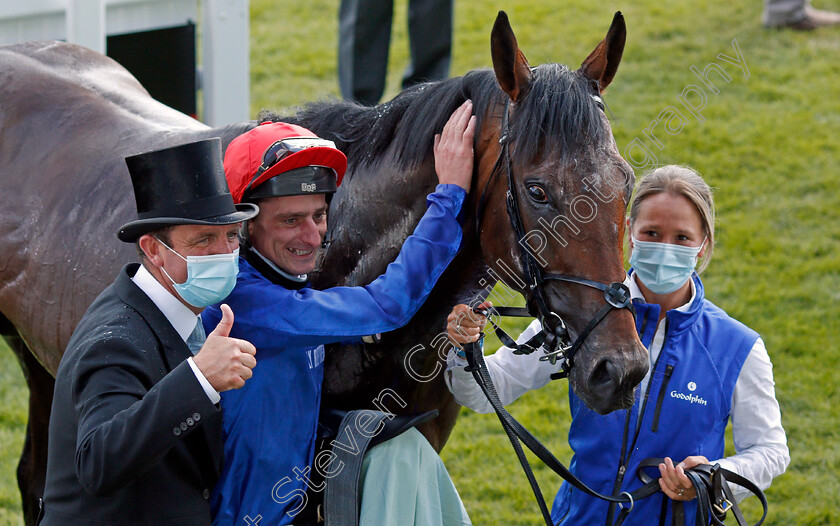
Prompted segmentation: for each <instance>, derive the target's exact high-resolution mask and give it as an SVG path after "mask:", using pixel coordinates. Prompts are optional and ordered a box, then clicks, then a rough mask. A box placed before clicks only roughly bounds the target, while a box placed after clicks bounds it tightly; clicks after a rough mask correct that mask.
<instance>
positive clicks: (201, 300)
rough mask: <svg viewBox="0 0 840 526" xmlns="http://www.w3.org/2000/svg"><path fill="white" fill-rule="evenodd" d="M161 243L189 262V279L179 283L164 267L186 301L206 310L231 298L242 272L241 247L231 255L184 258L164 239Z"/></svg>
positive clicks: (177, 290) (176, 289)
mask: <svg viewBox="0 0 840 526" xmlns="http://www.w3.org/2000/svg"><path fill="white" fill-rule="evenodd" d="M155 239H157V238H155ZM158 241H160V239H158ZM160 242H161V244H162V245H163V246H165V247H166V248H168V249H169V250H170V251H171V252H172V253H173V254H175V255H176V256H178V257H179V258H181V259H183V260H184V261H186V262H187V281H185V282H183V283H175V280H174V279H172V278H171V277H170V276H169V273H167V272H166V269H164V268H163V267H160V269H161V270H162V271H163V273H164V274H166V277H167V278H169V281H171V282H172V287H173V288H174V289H175V291H176V292H177V293H178V295H179V296H181V298H182V299H183V300H184V301H186V302H187V303H189V304H190V305H192V306H193V307H197V308H199V309H203V308H204V307H207V306H209V305H213V304H214V303H219V302H220V301H222V300H223V299H225V298H227V297H228V295H229V294H230V293H231V291H232V290H233V287H234V285H236V275H237V274H239V249H238V248H237V249H236V250H234V251H233V252H231V253H230V254H213V255H210V256H187V257H184V256H182V255H181V254H179V253H177V252H175V251H174V250H172V249H171V248H169V246H168V245H167V244H166V243H164V242H163V241H160Z"/></svg>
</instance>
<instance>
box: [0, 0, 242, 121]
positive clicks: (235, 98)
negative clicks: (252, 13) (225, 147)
mask: <svg viewBox="0 0 840 526" xmlns="http://www.w3.org/2000/svg"><path fill="white" fill-rule="evenodd" d="M199 2H201V6H200V7H201V16H202V18H201V23H200V24H199V26H200V32H201V46H202V48H203V49H202V53H201V56H202V68H201V70H200V71H199V72H198V78H199V79H200V86H201V87H202V93H203V112H202V120H203V121H204V122H206V123H207V124H209V125H211V126H219V125H223V124H229V123H232V122H237V121H241V120H245V119H248V118H249V116H250V59H249V40H248V39H249V33H250V29H249V28H250V17H249V11H248V0H0V45H3V44H12V43H15V42H23V41H27V40H65V41H67V42H73V43H76V44H80V45H83V46H85V47H88V48H91V49H94V50H96V51H99V52H100V53H105V52H106V49H105V46H106V44H105V43H106V36H107V35H119V34H125V33H134V32H137V31H149V30H152V29H158V28H166V27H175V26H181V25H184V24H186V23H188V22H195V23H198V22H199V20H198V17H199Z"/></svg>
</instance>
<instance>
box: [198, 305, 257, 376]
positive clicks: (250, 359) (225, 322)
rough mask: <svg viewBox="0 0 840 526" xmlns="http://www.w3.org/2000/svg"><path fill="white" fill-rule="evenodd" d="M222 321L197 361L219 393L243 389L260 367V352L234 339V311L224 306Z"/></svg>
mask: <svg viewBox="0 0 840 526" xmlns="http://www.w3.org/2000/svg"><path fill="white" fill-rule="evenodd" d="M221 310H222V319H221V321H219V324H218V325H216V328H215V329H213V332H211V333H210V334H208V335H207V340H206V341H205V342H204V345H202V346H201V350H200V351H199V352H198V354H196V355H195V358H193V361H194V362H195V365H196V366H197V367H198V369H199V370H200V371H201V373H202V374H203V375H204V377H205V378H207V381H208V382H210V385H212V386H213V389H215V390H216V391H218V392H220V393H221V392H222V391H227V390H229V389H239V388H240V387H242V386H243V385H245V380H247V379H248V378H250V377H251V375H252V374H253V373H252V372H251V369H253V368H254V367H255V366H256V365H257V359H256V358H255V357H254V356H255V355H256V354H257V349H256V347H254V346H253V345H252V344H251V343H250V342H247V341H245V340H239V339H237V338H231V337H230V336H228V335H229V334H230V329H231V328H232V327H233V311H232V310H231V308H230V307H228V306H227V305H224V304H222V306H221Z"/></svg>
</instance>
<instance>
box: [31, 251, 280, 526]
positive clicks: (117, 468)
mask: <svg viewBox="0 0 840 526" xmlns="http://www.w3.org/2000/svg"><path fill="white" fill-rule="evenodd" d="M138 267H139V265H138V264H136V263H135V264H131V265H127V266H126V267H124V268H123V269H122V271H121V272H120V274H119V276H118V277H117V279H116V280H115V281H114V283H112V284H111V285H110V286H109V287H108V288H106V289H105V290H104V291H103V292H102V294H100V295H99V297H98V298H97V299H96V300H95V301H94V302H93V304H91V306H90V308H88V310H87V312H86V313H85V315H84V317H83V318H82V320H81V321H80V322H79V325H78V326H77V327H76V330H75V332H74V333H73V336H72V337H71V339H70V343H69V344H68V346H67V350H66V352H65V354H64V357H63V358H62V359H61V365H60V366H59V368H58V374H57V376H56V382H55V395H54V398H53V405H52V417H51V420H50V433H49V457H48V462H47V482H46V489H45V490H44V508H45V514H44V519H43V521H42V522H41V524H46V525H51V526H52V525H62V526H64V525H85V526H93V525H97V526H104V525H107V524H120V525H141V524H142V525H155V526H157V525H162V524H178V525H192V524H202V525H207V524H210V507H209V502H208V499H209V497H210V488H211V487H212V485H213V483H215V481H216V480H217V478H218V474H219V468H220V461H221V455H222V440H221V410H220V408H219V406H218V405H215V406H214V405H213V404H212V403H211V402H210V400H209V398H208V397H207V395H206V394H205V392H204V391H203V389H202V388H201V384H199V382H198V380H197V379H196V377H195V375H194V374H193V372H192V370H191V369H190V366H189V364H188V363H187V362H186V359H187V358H188V357H189V356H190V351H189V349H188V348H187V346H186V344H185V343H184V341H183V340H182V339H181V337H180V336H179V335H178V333H177V332H176V331H175V328H174V327H172V325H171V324H170V323H169V321H168V320H167V319H166V318H165V317H164V315H163V313H162V312H161V311H160V310H159V309H158V308H157V307H156V306H155V304H154V303H153V302H152V300H151V299H149V297H148V296H147V295H146V294H145V293H144V292H143V291H142V290H140V288H138V287H137V285H135V284H134V282H132V281H131V279H130V278H131V276H133V275H134V274H135V272H137V268H138ZM270 490H271V488H267V489H266V491H270Z"/></svg>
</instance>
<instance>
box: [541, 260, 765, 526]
mask: <svg viewBox="0 0 840 526" xmlns="http://www.w3.org/2000/svg"><path fill="white" fill-rule="evenodd" d="M692 279H693V280H694V286H695V288H696V294H695V298H694V301H693V302H692V303H691V305H690V307H689V309H688V311H685V312H681V311H676V310H671V311H668V312H667V313H666V314H665V317H666V320H667V322H666V323H667V325H666V328H665V340H664V343H663V346H662V350H661V352H660V354H659V357H658V358H657V360H656V363H655V364H654V365H653V371H652V375H651V378H650V382H649V384H648V387H647V390H646V392H645V393H641V392H639V391H640V388H637V389H636V401H635V403H634V404H633V407H632V408H630V409H629V410H623V411H615V412H613V413H610V414H608V415H599V414H597V413H595V412H594V411H592V410H591V409H589V408H587V407H586V406H585V405H584V404H583V402H581V400H580V399H579V398H578V397H577V396H575V395H574V393H573V392H572V391H571V390H570V391H569V401H570V404H571V413H572V424H571V428H570V430H569V444H570V446H571V448H572V450H573V451H574V456H573V457H572V461H571V463H570V470H571V471H572V473H574V474H575V475H576V476H577V477H579V478H580V479H581V480H582V481H583V482H584V483H586V484H587V485H588V486H589V487H590V488H592V489H594V490H596V491H598V492H599V493H602V494H607V495H618V494H620V493H621V492H624V491H626V492H631V491H633V490H635V489H637V488H639V487H640V486H642V483H641V481H640V480H639V478H638V477H637V469H638V466H639V463H640V462H641V461H642V460H644V459H646V458H649V457H670V458H672V459H673V460H674V462H680V461H682V460H683V459H684V458H686V457H688V456H691V455H703V456H705V457H706V458H708V459H709V460H715V459H718V458H722V457H723V456H724V431H725V429H726V424H727V421H728V420H729V413H730V405H731V403H732V393H733V391H734V389H735V382H736V381H737V380H738V375H739V374H740V372H741V367H742V366H743V365H744V361H745V360H746V358H747V355H748V354H749V353H750V350H752V348H753V346H754V345H755V342H756V340H757V339H758V334H757V333H756V332H755V331H753V330H752V329H750V328H748V327H746V326H745V325H744V324H742V323H740V322H739V321H737V320H735V319H733V318H731V317H729V315H727V314H726V313H725V312H724V311H723V310H722V309H720V308H719V307H717V306H715V305H714V304H712V303H711V302H710V301H708V300H706V299H705V297H704V294H703V283H702V282H701V281H700V278H699V277H698V276H697V274H696V273H695V274H694V275H693V276H692ZM633 303H634V305H635V307H636V330H637V331H638V333H639V337H640V339H641V340H642V343H643V344H644V345H645V347H646V348H650V345H651V342H652V341H653V336H654V334H655V333H656V328H657V322H658V319H659V306H658V305H651V304H646V303H643V302H641V301H639V300H634V302H633ZM640 412H641V419H639V414H640ZM648 474H649V475H650V476H651V477H652V478H658V477H659V470H658V469H655V468H654V469H651V470H649V471H648ZM669 503H670V499H668V497H667V496H665V494H663V493H657V494H654V495H653V496H651V497H648V498H646V499H642V500H640V501H638V502H636V503H635V504H634V508H633V511H632V512H631V513H630V514H629V516H628V517H627V519H626V520H625V522H624V525H645V526H649V525H654V524H671V506H670V505H669ZM616 508H617V506H610V505H609V504H608V503H607V502H606V501H603V500H600V499H596V498H594V497H590V496H589V495H586V494H585V493H583V492H581V491H579V490H577V489H575V488H572V487H571V486H570V485H569V484H568V483H565V482H564V483H563V484H562V485H561V486H560V491H559V492H558V493H557V496H556V497H555V499H554V505H553V507H552V510H551V517H552V520H553V521H554V523H555V524H558V525H559V524H563V525H583V524H586V525H599V524H613V522H614V520H615V516H616V514H617V509H616ZM663 512H664V516H663ZM695 512H696V502H695V501H691V502H686V503H685V513H686V517H685V523H686V524H693V523H694V515H695Z"/></svg>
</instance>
